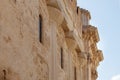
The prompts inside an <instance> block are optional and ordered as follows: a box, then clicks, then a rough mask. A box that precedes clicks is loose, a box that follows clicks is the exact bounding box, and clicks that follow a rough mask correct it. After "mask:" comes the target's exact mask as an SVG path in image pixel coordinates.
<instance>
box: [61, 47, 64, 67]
mask: <svg viewBox="0 0 120 80" xmlns="http://www.w3.org/2000/svg"><path fill="white" fill-rule="evenodd" d="M63 67H64V64H63V48H61V68H62V69H63Z"/></svg>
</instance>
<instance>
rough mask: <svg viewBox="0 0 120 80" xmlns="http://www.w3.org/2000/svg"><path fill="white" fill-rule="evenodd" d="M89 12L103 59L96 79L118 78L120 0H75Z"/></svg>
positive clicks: (119, 73)
mask: <svg viewBox="0 0 120 80" xmlns="http://www.w3.org/2000/svg"><path fill="white" fill-rule="evenodd" d="M77 3H78V6H80V7H81V8H85V9H87V10H89V11H90V13H91V17H92V19H91V21H90V23H91V24H92V25H94V26H96V27H97V28H98V31H99V36H100V39H101V40H100V42H99V43H98V48H99V49H101V50H103V54H104V61H103V62H101V63H100V66H99V67H98V73H99V78H98V79H97V80H120V0H77Z"/></svg>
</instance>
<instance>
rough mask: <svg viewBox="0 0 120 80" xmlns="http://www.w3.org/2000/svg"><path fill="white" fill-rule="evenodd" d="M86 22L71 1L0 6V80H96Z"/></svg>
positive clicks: (5, 0) (94, 38) (6, 0)
mask: <svg viewBox="0 0 120 80" xmlns="http://www.w3.org/2000/svg"><path fill="white" fill-rule="evenodd" d="M90 18H91V16H90V13H89V11H87V10H85V9H81V8H79V7H77V2H76V0H33V1H32V0H1V1H0V80H96V79H97V77H98V73H97V66H98V64H99V62H100V61H102V60H103V55H102V51H101V50H99V49H98V48H97V46H96V44H97V42H98V41H99V35H98V31H97V28H96V27H94V26H91V25H90V24H89V20H90Z"/></svg>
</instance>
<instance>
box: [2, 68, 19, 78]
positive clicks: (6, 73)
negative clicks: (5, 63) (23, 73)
mask: <svg viewBox="0 0 120 80" xmlns="http://www.w3.org/2000/svg"><path fill="white" fill-rule="evenodd" d="M0 80H20V78H19V76H18V74H17V73H14V72H13V71H12V70H11V69H9V68H1V67H0Z"/></svg>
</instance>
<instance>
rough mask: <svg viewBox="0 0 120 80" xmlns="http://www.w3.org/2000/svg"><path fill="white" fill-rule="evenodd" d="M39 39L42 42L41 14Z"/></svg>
mask: <svg viewBox="0 0 120 80" xmlns="http://www.w3.org/2000/svg"><path fill="white" fill-rule="evenodd" d="M39 41H40V42H41V43H42V17H41V15H39Z"/></svg>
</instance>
